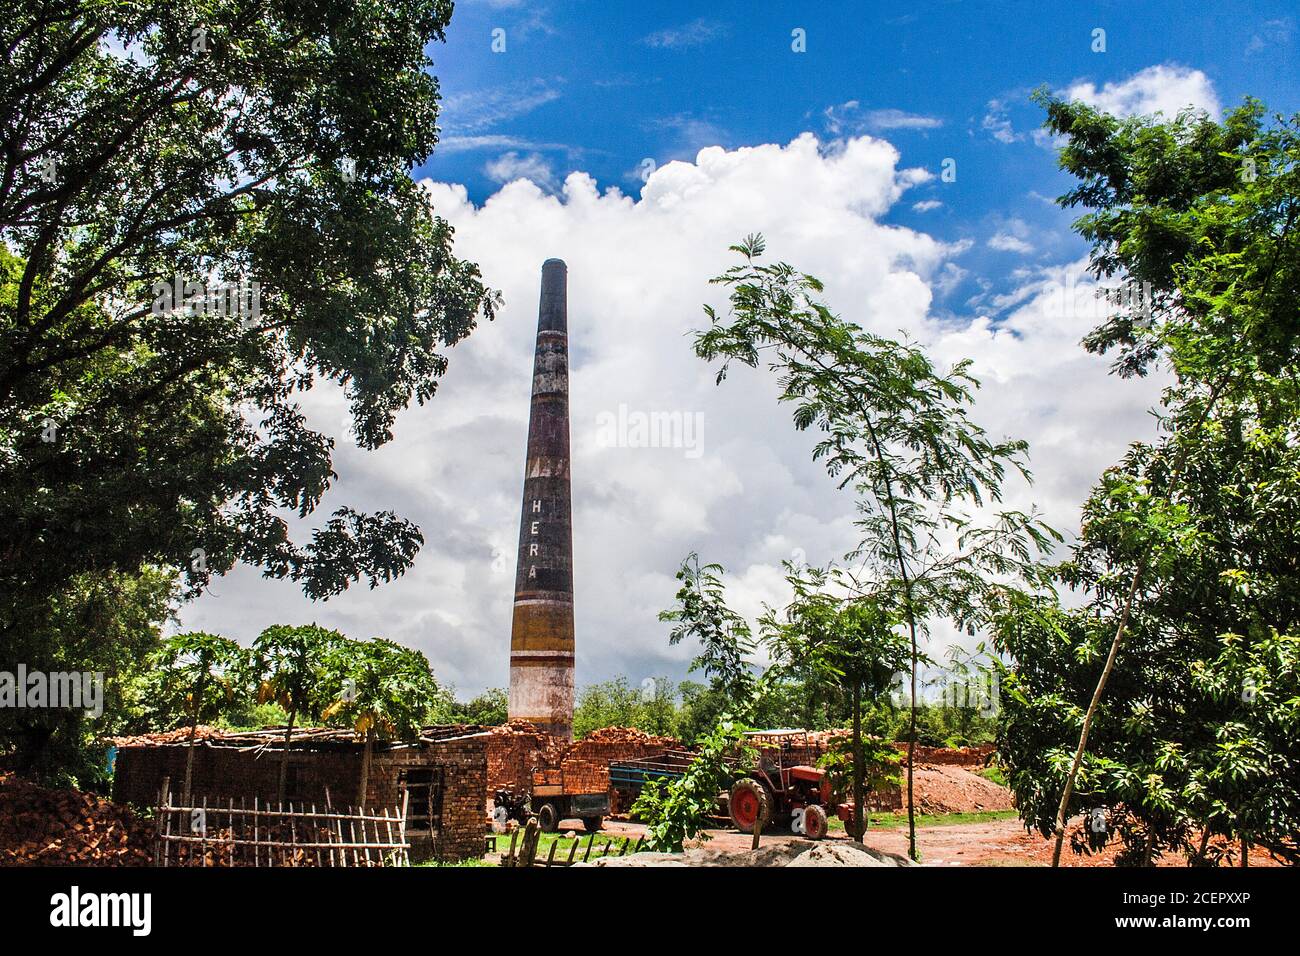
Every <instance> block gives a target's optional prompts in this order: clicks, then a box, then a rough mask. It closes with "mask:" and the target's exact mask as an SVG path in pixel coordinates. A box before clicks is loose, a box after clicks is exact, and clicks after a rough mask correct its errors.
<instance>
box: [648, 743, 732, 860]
mask: <svg viewBox="0 0 1300 956" xmlns="http://www.w3.org/2000/svg"><path fill="white" fill-rule="evenodd" d="M745 729H746V728H745V725H744V724H741V723H738V722H737V721H734V720H732V719H730V718H728V717H723V718H722V720H720V721H719V722H718V724H717V726H716V727H714V728H713V729H712V730H711V731H710V732H709V733H708V734H706V735H705V736H704V737H702V738H700V739H699V740H698V741H697V745H696V750H695V757H694V759H692V760H691V762H690V764H689V765H688V766H687V768H686V770H685V772H684V773H683V774H682V775H681V776H680V777H678V778H677V779H675V780H671V781H669V782H668V783H666V784H664V783H662V782H661V781H657V780H651V781H649V782H648V783H647V784H646V785H645V787H644V788H643V789H642V790H641V793H640V795H638V797H637V799H636V802H635V803H634V804H632V814H633V815H634V816H636V817H639V818H640V819H642V820H644V821H645V822H646V845H647V846H649V847H650V849H652V850H655V851H657V852H660V853H680V852H681V851H682V849H683V846H684V844H685V842H686V841H687V840H692V839H695V838H696V837H700V836H703V837H705V838H706V839H707V836H708V835H707V833H706V832H705V826H706V825H707V823H708V818H709V817H710V816H711V815H712V814H714V813H716V812H717V809H718V792H719V791H720V790H722V788H723V787H724V786H725V785H726V784H727V782H728V780H729V778H730V775H731V773H732V766H733V764H734V763H736V762H737V758H739V762H740V763H742V764H746V765H747V764H749V763H752V761H753V759H755V755H754V753H753V751H752V748H749V747H747V746H746V745H745V743H744V740H745Z"/></svg>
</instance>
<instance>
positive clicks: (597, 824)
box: [582, 817, 605, 833]
mask: <svg viewBox="0 0 1300 956" xmlns="http://www.w3.org/2000/svg"><path fill="white" fill-rule="evenodd" d="M604 824H605V818H604V817H583V818H582V828H583V829H584V830H586V831H587V832H588V833H596V832H598V831H599V830H600V828H601V827H602V826H604Z"/></svg>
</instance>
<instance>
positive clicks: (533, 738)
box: [486, 720, 569, 798]
mask: <svg viewBox="0 0 1300 956" xmlns="http://www.w3.org/2000/svg"><path fill="white" fill-rule="evenodd" d="M568 746H569V743H568V741H567V740H565V739H564V738H562V737H556V736H554V735H552V734H548V733H546V732H545V731H543V730H541V729H540V728H538V727H537V726H536V725H535V724H531V723H529V722H528V721H526V720H512V721H510V722H509V723H506V724H502V725H501V726H500V727H493V728H492V732H491V735H490V736H489V737H488V744H487V787H486V789H487V795H488V797H489V798H491V797H492V796H493V795H494V794H495V793H496V791H497V790H500V789H504V788H519V787H523V786H526V785H527V784H528V782H529V781H530V780H533V775H534V773H535V772H538V771H543V770H545V769H546V768H548V767H558V760H559V756H560V754H562V753H563V752H564V750H565V749H566V748H567V747H568Z"/></svg>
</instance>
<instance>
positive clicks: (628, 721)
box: [573, 677, 641, 738]
mask: <svg viewBox="0 0 1300 956" xmlns="http://www.w3.org/2000/svg"><path fill="white" fill-rule="evenodd" d="M640 713H641V689H640V688H639V687H633V686H632V685H631V684H629V683H628V680H627V678H626V677H616V678H615V679H614V680H609V681H604V682H602V683H598V684H588V685H587V686H586V687H584V688H583V689H582V693H581V694H579V695H578V705H577V706H576V707H575V708H574V709H573V736H574V737H575V738H579V737H585V736H587V734H589V733H591V732H592V731H593V730H599V729H600V728H602V727H635V726H637V719H638V717H639V716H640Z"/></svg>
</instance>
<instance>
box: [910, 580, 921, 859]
mask: <svg viewBox="0 0 1300 956" xmlns="http://www.w3.org/2000/svg"><path fill="white" fill-rule="evenodd" d="M907 625H908V628H909V629H910V630H911V634H912V699H911V701H910V704H911V708H910V709H911V719H910V723H909V727H908V731H907V855H908V856H909V857H911V858H912V859H913V860H914V861H919V860H920V857H919V856H918V855H917V852H916V801H915V800H913V798H912V781H913V779H914V773H913V771H914V768H915V767H916V661H917V654H916V617H915V615H913V613H912V596H911V593H910V589H909V593H908V596H907Z"/></svg>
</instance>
